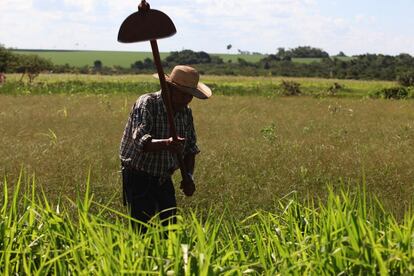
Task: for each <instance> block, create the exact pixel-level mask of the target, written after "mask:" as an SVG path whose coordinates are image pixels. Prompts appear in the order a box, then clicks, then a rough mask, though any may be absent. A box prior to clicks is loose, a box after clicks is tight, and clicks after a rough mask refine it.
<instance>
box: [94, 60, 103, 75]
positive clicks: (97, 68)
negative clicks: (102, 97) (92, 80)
mask: <svg viewBox="0 0 414 276" xmlns="http://www.w3.org/2000/svg"><path fill="white" fill-rule="evenodd" d="M102 67H103V66H102V61H100V60H99V59H98V60H95V61H94V62H93V70H94V71H95V72H100V71H102Z"/></svg>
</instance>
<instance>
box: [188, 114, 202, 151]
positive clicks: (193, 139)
mask: <svg viewBox="0 0 414 276" xmlns="http://www.w3.org/2000/svg"><path fill="white" fill-rule="evenodd" d="M186 134H187V135H186V136H187V137H186V138H187V139H186V143H185V147H184V156H185V155H187V154H198V153H200V149H199V148H198V146H197V134H196V132H195V128H194V122H193V114H192V111H191V109H188V122H187V127H186Z"/></svg>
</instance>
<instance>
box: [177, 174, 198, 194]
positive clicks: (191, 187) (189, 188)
mask: <svg viewBox="0 0 414 276" xmlns="http://www.w3.org/2000/svg"><path fill="white" fill-rule="evenodd" d="M180 189H181V190H183V193H184V194H185V195H186V196H192V195H193V194H194V192H195V184H194V179H193V176H192V175H191V174H187V177H185V178H184V179H183V180H182V181H181V185H180Z"/></svg>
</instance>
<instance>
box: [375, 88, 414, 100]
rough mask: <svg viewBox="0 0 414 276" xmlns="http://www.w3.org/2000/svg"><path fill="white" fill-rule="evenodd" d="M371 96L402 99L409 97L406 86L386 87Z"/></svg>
mask: <svg viewBox="0 0 414 276" xmlns="http://www.w3.org/2000/svg"><path fill="white" fill-rule="evenodd" d="M371 96H372V97H374V98H383V99H394V100H400V99H406V98H408V90H407V89H406V88H405V87H391V88H384V89H382V90H380V91H377V92H375V93H374V94H372V95H371Z"/></svg>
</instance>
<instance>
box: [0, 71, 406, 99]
mask: <svg viewBox="0 0 414 276" xmlns="http://www.w3.org/2000/svg"><path fill="white" fill-rule="evenodd" d="M20 77H21V76H20V75H18V74H11V75H8V76H7V79H8V82H7V83H6V85H3V86H1V87H0V94H14V95H19V94H20V95H22V94H23V95H26V94H75V93H76V94H78V93H92V94H115V93H135V94H136V93H139V92H140V93H142V92H150V91H154V90H156V89H159V84H158V80H156V79H155V78H153V77H152V76H150V75H123V76H101V75H70V74H63V75H53V74H42V75H41V76H40V77H39V78H38V79H36V80H37V81H36V82H35V83H34V84H32V85H27V84H24V83H20V82H18V80H19V79H20ZM202 80H203V82H205V83H206V84H207V85H209V86H210V87H211V88H212V89H213V92H214V93H215V94H216V95H233V96H234V95H250V96H259V95H261V96H279V95H281V94H283V89H282V87H281V82H282V81H283V80H289V81H295V82H298V83H300V90H301V91H302V93H303V95H311V96H315V97H330V96H334V97H350V98H364V97H369V96H370V95H373V94H375V93H376V92H378V91H380V90H382V89H384V88H389V87H394V86H397V83H396V82H392V81H357V80H338V79H317V78H289V77H238V76H202ZM334 83H338V84H340V85H341V86H342V88H340V89H338V91H337V92H336V93H335V95H329V92H328V90H329V87H331V86H333V85H334ZM409 97H410V98H413V97H414V92H413V91H412V90H411V91H410V95H409Z"/></svg>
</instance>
